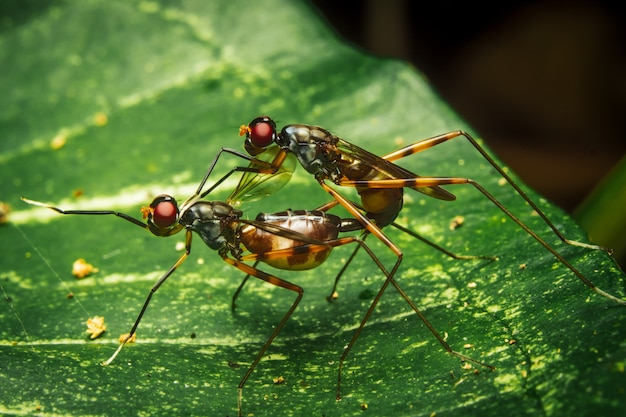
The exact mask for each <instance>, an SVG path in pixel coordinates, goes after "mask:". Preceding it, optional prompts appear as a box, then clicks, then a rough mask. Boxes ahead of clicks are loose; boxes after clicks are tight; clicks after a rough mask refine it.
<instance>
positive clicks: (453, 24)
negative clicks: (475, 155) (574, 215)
mask: <svg viewBox="0 0 626 417" xmlns="http://www.w3.org/2000/svg"><path fill="white" fill-rule="evenodd" d="M311 2H312V3H313V4H314V5H315V7H317V8H318V10H319V11H320V12H321V13H322V14H323V15H324V16H325V17H326V19H327V20H328V22H329V23H330V25H331V26H333V27H334V28H335V29H336V31H337V32H338V34H339V35H340V36H342V37H344V38H345V39H347V40H348V41H350V42H352V43H354V44H356V45H358V46H360V47H362V48H364V49H366V50H368V51H370V52H372V53H374V54H376V55H382V56H389V57H397V58H400V59H403V60H406V61H408V62H411V63H412V64H413V65H414V66H415V67H416V68H417V69H418V70H419V71H421V72H423V73H424V74H425V75H426V76H427V77H428V79H429V80H430V82H431V83H432V85H433V86H434V87H435V89H437V91H438V92H439V94H440V95H441V96H442V98H443V99H444V100H445V101H447V102H448V103H449V104H450V105H451V106H452V107H453V108H454V109H455V111H456V112H457V113H459V114H460V115H461V116H462V117H463V118H464V119H465V120H467V122H468V123H469V124H470V125H471V126H473V128H474V129H475V130H476V131H477V132H478V133H479V135H480V137H481V138H482V139H484V140H485V141H486V142H487V143H488V145H489V146H490V147H491V149H492V150H493V151H494V152H495V153H496V154H497V155H498V156H499V157H500V158H501V159H503V160H504V161H505V162H506V163H507V164H508V165H509V166H510V167H511V168H512V169H513V170H514V171H515V172H516V173H517V174H519V175H520V176H521V177H522V178H523V180H524V181H525V182H526V183H527V184H528V185H530V186H531V187H532V188H534V189H535V190H537V191H539V192H540V193H541V194H543V195H544V196H546V197H547V198H548V199H549V200H551V201H552V202H554V203H556V204H557V205H559V206H560V207H562V208H564V209H566V210H567V211H570V212H571V211H573V210H574V209H575V208H576V207H577V206H578V205H579V204H580V203H581V201H582V200H583V199H584V197H585V196H586V195H587V194H588V193H589V192H590V191H591V190H592V189H593V187H594V186H596V185H597V183H598V182H599V181H600V180H601V178H602V177H603V176H604V175H605V174H607V172H608V171H609V170H610V169H611V168H612V167H613V166H614V165H615V164H616V163H617V162H618V161H619V160H620V159H621V158H622V156H623V155H624V154H625V153H626V140H625V139H626V138H625V137H624V136H625V135H624V128H625V127H626V126H625V125H626V117H625V116H626V115H625V114H624V113H625V110H626V78H625V75H626V54H625V50H624V45H625V44H624V40H625V39H624V38H625V36H624V29H623V23H624V19H623V18H624V15H623V14H622V13H621V12H620V11H619V10H618V7H619V6H618V5H617V4H616V5H611V4H609V3H608V2H607V3H604V2H590V1H580V2H557V1H548V2H546V1H542V2H532V1H531V2H529V1H525V2H508V3H507V4H502V3H501V2H500V3H496V4H490V5H489V6H488V7H487V6H478V5H477V4H476V3H472V2H466V3H463V4H461V5H457V4H452V3H449V2H446V1H437V2H413V1H409V0H384V1H383V0H369V1H341V2H338V1H333V0H311ZM451 128H453V127H451ZM435 133H442V132H433V134H435ZM417 139H418V138H416V140H417ZM441 175H445V173H441Z"/></svg>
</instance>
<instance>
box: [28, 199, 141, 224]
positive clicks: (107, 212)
mask: <svg viewBox="0 0 626 417" xmlns="http://www.w3.org/2000/svg"><path fill="white" fill-rule="evenodd" d="M21 199H22V201H24V202H25V203H28V204H32V205H33V206H39V207H44V208H48V209H50V210H54V211H56V212H57V213H61V214H85V215H96V216H102V215H113V216H117V217H120V218H122V219H124V220H127V221H129V222H131V223H133V224H135V225H137V226H139V227H142V228H144V229H148V225H147V224H145V223H144V222H142V221H141V220H138V219H135V218H134V217H131V216H129V215H128V214H125V213H120V212H119V211H113V210H62V209H60V208H58V207H54V206H51V205H50V204H46V203H42V202H39V201H35V200H30V199H28V198H26V197H21Z"/></svg>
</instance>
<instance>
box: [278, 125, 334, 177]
mask: <svg viewBox="0 0 626 417" xmlns="http://www.w3.org/2000/svg"><path fill="white" fill-rule="evenodd" d="M336 141H337V140H336V138H335V137H334V136H333V135H332V134H331V133H329V132H328V131H327V130H324V129H322V128H320V127H316V126H308V125H297V124H296V125H288V126H285V127H284V128H283V129H282V131H281V133H280V135H278V140H277V143H278V144H279V145H280V146H282V147H284V148H286V149H288V150H289V151H290V152H291V153H293V154H294V155H296V157H297V158H298V161H300V164H301V165H302V167H303V168H304V169H305V170H307V172H309V173H310V174H313V175H315V176H316V177H326V178H331V177H334V176H336V175H338V173H339V169H338V167H337V163H336V160H337V156H336V152H335V143H336Z"/></svg>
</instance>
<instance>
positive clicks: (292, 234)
mask: <svg viewBox="0 0 626 417" xmlns="http://www.w3.org/2000/svg"><path fill="white" fill-rule="evenodd" d="M238 221H239V223H243V224H248V225H250V226H254V227H256V228H257V229H261V230H264V231H266V232H268V233H271V234H273V235H277V236H281V237H284V238H286V239H291V240H295V241H297V242H302V243H309V244H313V245H326V243H325V242H323V241H321V240H317V239H313V238H311V237H309V236H307V235H304V234H302V233H299V232H296V231H294V230H292V229H288V228H286V227H283V226H279V225H277V224H273V223H268V222H259V221H255V220H244V219H239V220H238Z"/></svg>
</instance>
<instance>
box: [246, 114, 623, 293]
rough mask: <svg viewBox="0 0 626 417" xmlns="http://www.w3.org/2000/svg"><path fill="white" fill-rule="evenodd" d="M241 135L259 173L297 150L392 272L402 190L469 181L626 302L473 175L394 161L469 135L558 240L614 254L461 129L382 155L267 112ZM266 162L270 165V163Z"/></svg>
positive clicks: (439, 192)
mask: <svg viewBox="0 0 626 417" xmlns="http://www.w3.org/2000/svg"><path fill="white" fill-rule="evenodd" d="M240 135H245V136H246V140H245V144H244V147H245V149H246V151H247V152H248V154H250V155H251V156H252V157H253V158H257V159H261V158H262V161H263V164H265V166H264V167H263V168H262V169H259V170H258V172H262V173H271V172H273V171H276V170H278V169H279V168H280V166H281V164H282V163H283V161H284V160H285V159H286V155H287V154H293V155H295V156H296V158H297V159H298V161H299V162H300V164H301V165H302V167H303V168H304V169H305V170H306V171H307V172H309V173H310V174H312V175H313V176H314V177H315V179H316V180H317V181H318V183H319V184H320V186H321V187H322V188H323V189H324V190H326V191H327V192H328V193H329V194H330V195H331V196H332V197H333V198H334V199H335V200H336V201H337V202H338V203H339V204H341V205H342V206H343V207H344V208H345V209H346V210H348V212H350V213H351V214H352V215H353V216H354V217H355V218H356V219H358V221H359V222H360V223H361V224H362V225H363V227H365V228H366V230H367V231H368V232H369V233H371V234H373V235H375V236H376V237H377V238H379V239H380V240H381V241H382V242H383V243H384V244H385V245H387V246H388V247H389V248H390V249H391V250H392V251H393V252H394V253H395V254H396V256H397V261H396V264H395V265H394V267H393V269H392V273H391V276H393V275H394V274H395V271H396V270H397V268H398V266H399V264H400V262H401V260H402V251H401V250H400V248H398V247H397V246H396V245H395V244H394V243H393V242H392V241H391V240H390V239H389V238H388V237H387V236H386V235H385V234H384V233H383V232H382V230H381V229H382V228H383V227H385V226H387V225H389V224H391V223H392V222H393V220H394V219H395V218H396V217H397V215H398V214H399V212H400V210H401V209H402V204H403V189H404V188H412V189H414V190H416V191H419V192H421V193H423V194H425V195H428V196H430V197H434V198H437V199H440V200H454V199H455V198H456V197H455V196H454V195H453V194H451V193H450V192H448V191H446V190H444V189H443V188H441V186H445V185H458V184H469V185H471V186H473V187H475V188H476V189H477V190H478V191H479V192H480V193H481V194H482V195H484V196H485V197H486V198H487V199H488V200H489V201H491V202H492V203H493V204H494V205H495V206H496V207H497V208H498V209H499V210H501V211H502V212H503V213H504V214H505V215H506V216H508V217H509V218H510V219H511V220H513V221H514V222H515V223H516V224H517V225H518V226H519V227H521V228H522V229H523V230H524V231H525V232H526V233H528V234H529V235H530V236H531V237H533V238H534V239H535V240H536V241H537V242H539V243H540V244H541V245H542V246H543V247H544V248H545V249H546V250H548V251H549V252H550V253H552V255H554V256H555V257H556V258H557V259H558V260H559V262H561V264H563V265H564V266H565V267H567V268H568V269H569V270H570V271H571V272H573V273H574V275H576V276H577V277H578V279H580V280H581V281H582V282H583V283H584V284H585V285H586V286H587V287H589V288H590V289H591V290H593V291H595V292H597V293H598V294H600V295H602V296H603V297H606V298H608V299H610V300H612V301H614V302H616V303H619V304H623V305H626V301H625V300H622V299H620V298H617V297H615V296H614V295H612V294H609V293H607V292H605V291H603V290H601V289H600V288H598V287H596V286H595V285H594V284H593V283H592V282H591V281H590V280H589V279H588V278H587V277H585V276H584V275H583V274H582V273H581V272H580V271H579V270H578V269H576V268H575V267H574V266H573V265H572V264H571V263H570V262H569V261H567V259H565V258H564V257H563V256H562V255H561V254H560V253H559V252H558V251H557V250H556V249H554V248H553V247H552V246H550V245H549V244H548V243H547V242H546V241H545V240H544V239H542V238H541V237H540V236H539V235H538V234H537V233H535V232H534V231H533V230H531V229H530V228H529V227H528V226H527V225H526V224H525V223H524V222H522V221H521V220H520V219H519V218H518V217H517V216H515V215H514V214H513V213H512V212H511V211H509V209H507V208H506V207H505V206H504V205H503V204H502V203H501V202H500V201H499V200H498V199H496V198H495V197H494V196H493V195H492V194H490V193H489V192H488V191H487V190H486V189H485V188H483V187H482V186H481V185H480V184H478V183H477V182H476V181H474V180H472V179H470V178H459V177H420V176H418V175H416V174H414V173H412V172H410V171H408V170H406V169H404V168H402V167H400V166H398V165H396V164H394V163H393V161H395V160H398V159H400V158H404V157H406V156H409V155H413V154H415V153H418V152H422V151H424V150H427V149H430V148H432V147H434V146H437V145H439V144H442V143H444V142H447V141H449V140H452V139H455V138H465V139H466V140H467V141H468V142H469V143H470V144H471V145H472V146H473V147H474V148H475V149H476V150H477V151H478V152H479V153H480V155H481V156H482V157H483V158H484V159H485V161H487V162H488V163H489V164H490V165H491V166H492V167H493V168H494V169H495V170H496V171H497V172H498V173H499V174H500V175H501V176H502V178H504V179H505V180H506V182H508V184H510V185H511V186H512V187H513V188H514V190H515V191H516V192H517V193H518V194H519V195H520V196H521V197H522V198H523V199H524V200H525V201H526V203H528V204H529V205H530V206H531V207H532V208H533V210H535V212H536V213H537V214H538V215H539V216H540V217H541V218H542V219H543V221H544V222H545V223H546V224H547V225H548V226H549V227H550V228H551V229H552V231H553V232H554V233H555V234H556V235H557V236H558V237H559V239H561V240H562V241H563V242H565V243H567V244H569V245H575V246H580V247H584V248H588V249H597V250H604V251H606V252H607V253H609V254H610V253H611V251H610V250H609V249H606V248H603V247H601V246H598V245H593V244H589V243H584V242H578V241H573V240H569V239H567V238H566V237H565V236H564V235H563V234H562V233H561V232H560V231H559V230H558V229H557V228H556V226H555V225H554V224H553V223H552V222H551V221H550V219H549V218H548V217H547V216H546V215H545V214H544V213H543V211H542V210H541V209H540V208H539V207H538V206H537V205H536V204H535V203H534V202H533V201H532V200H531V199H530V198H529V197H528V195H527V194H526V193H525V192H524V191H523V190H522V189H521V188H520V187H519V186H518V185H517V184H516V183H515V182H514V181H513V180H512V179H511V177H510V176H509V175H508V174H507V173H506V172H505V171H504V170H503V169H502V168H501V167H500V166H499V165H498V164H497V163H496V162H495V160H494V159H493V158H492V157H491V156H489V154H487V152H486V151H485V150H484V149H483V148H482V147H481V146H480V145H479V144H478V142H477V141H476V140H475V139H474V138H472V137H471V136H470V135H469V134H468V133H466V132H463V131H460V130H457V131H453V132H449V133H445V134H442V135H438V136H434V137H432V138H428V139H424V140H422V141H419V142H416V143H413V144H411V145H408V146H406V147H404V148H401V149H398V150H396V151H394V152H391V153H389V154H387V155H384V156H382V157H381V156H377V155H374V154H372V153H371V152H368V151H366V150H365V149H362V148H360V147H358V146H356V145H354V144H352V143H350V142H348V141H346V140H343V139H341V138H339V137H337V136H335V135H333V134H332V133H330V132H329V131H328V130H326V129H324V128H321V127H319V126H311V125H304V124H290V125H286V126H284V127H283V128H282V129H281V130H280V132H279V131H277V128H276V123H275V122H274V121H273V120H272V119H271V118H269V117H267V116H261V117H257V118H255V119H254V120H252V121H251V122H250V123H249V124H248V125H243V126H241V128H240ZM268 150H270V156H269V157H264V156H262V155H263V153H264V152H266V151H268ZM256 164H261V162H256ZM267 164H269V167H268V166H267ZM254 165H255V162H252V163H251V164H250V165H249V167H251V168H254ZM328 183H332V184H335V185H338V186H347V187H355V188H356V190H357V192H358V193H359V196H360V199H361V203H360V207H362V208H363V210H364V211H365V214H362V213H361V211H360V210H359V207H358V206H357V205H356V204H354V203H352V202H351V201H349V200H348V199H347V198H346V197H344V196H343V195H342V194H340V193H339V192H338V191H336V190H335V189H334V188H331V187H330V186H329V184H328ZM385 287H386V285H384V286H383V287H382V288H381V291H384V290H385Z"/></svg>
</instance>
